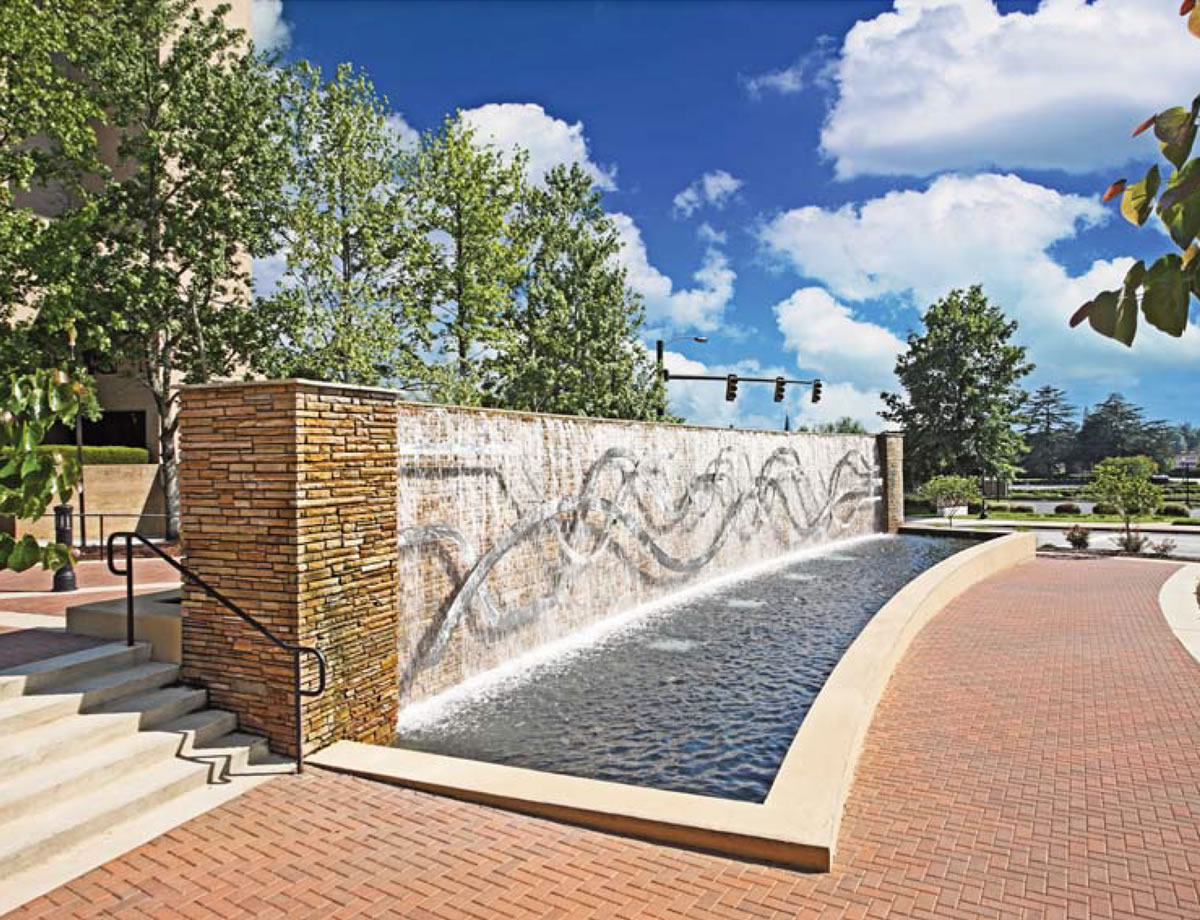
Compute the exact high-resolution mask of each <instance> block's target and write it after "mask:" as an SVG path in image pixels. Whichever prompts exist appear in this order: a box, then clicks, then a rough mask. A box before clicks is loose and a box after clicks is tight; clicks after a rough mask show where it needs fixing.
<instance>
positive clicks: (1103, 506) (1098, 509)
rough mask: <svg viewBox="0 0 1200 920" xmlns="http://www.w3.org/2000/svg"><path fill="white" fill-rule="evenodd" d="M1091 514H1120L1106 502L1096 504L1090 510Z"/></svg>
mask: <svg viewBox="0 0 1200 920" xmlns="http://www.w3.org/2000/svg"><path fill="white" fill-rule="evenodd" d="M1092 514H1120V512H1119V511H1118V510H1117V506H1116V505H1110V504H1109V503H1108V502H1096V504H1095V506H1094V507H1093V508H1092Z"/></svg>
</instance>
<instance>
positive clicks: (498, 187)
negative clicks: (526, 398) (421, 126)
mask: <svg viewBox="0 0 1200 920" xmlns="http://www.w3.org/2000/svg"><path fill="white" fill-rule="evenodd" d="M525 159H526V158H525V156H524V154H518V155H517V156H514V157H511V158H509V159H506V158H505V156H504V155H503V154H502V153H501V152H500V151H498V150H496V149H495V148H492V147H485V146H482V145H480V144H479V143H477V140H476V137H475V133H474V131H473V130H472V129H471V127H470V126H469V125H468V124H467V123H466V122H465V121H464V120H463V119H462V118H461V116H456V117H453V118H448V119H447V120H446V122H445V124H443V126H442V128H441V130H440V131H438V132H437V133H436V134H431V135H428V136H426V137H425V138H424V140H423V142H422V148H421V152H420V155H419V156H418V157H417V158H416V160H415V161H414V164H413V167H414V168H413V173H412V176H411V179H410V181H411V184H412V190H413V201H414V209H413V221H414V228H415V229H416V231H417V232H418V233H420V234H421V236H422V237H424V238H426V239H433V240H434V241H435V243H436V245H435V246H433V247H432V248H431V250H430V252H429V263H428V265H427V266H426V267H425V270H423V271H421V272H420V277H419V278H418V279H417V280H416V288H415V298H416V306H417V308H418V309H420V310H421V311H423V312H425V313H427V314H429V315H430V316H431V317H432V324H433V327H432V346H433V350H434V355H433V367H432V368H431V374H430V376H431V383H432V386H431V390H432V393H431V395H433V396H434V397H435V398H436V399H438V400H440V401H442V402H453V403H458V404H460V405H478V404H479V403H481V402H483V401H484V392H485V391H484V390H483V384H484V383H485V382H487V381H489V378H493V377H494V374H493V373H492V370H491V369H492V368H493V366H494V364H495V360H496V354H497V352H503V351H505V350H506V349H508V348H511V342H512V325H511V322H510V321H509V318H510V317H511V316H512V313H513V303H514V297H515V292H516V290H517V288H518V287H519V285H520V284H521V282H522V281H523V280H524V277H525V272H526V248H527V244H526V241H525V240H524V239H523V238H522V237H521V235H520V230H521V224H520V222H519V219H518V206H519V205H520V203H521V201H522V199H523V197H524V194H525Z"/></svg>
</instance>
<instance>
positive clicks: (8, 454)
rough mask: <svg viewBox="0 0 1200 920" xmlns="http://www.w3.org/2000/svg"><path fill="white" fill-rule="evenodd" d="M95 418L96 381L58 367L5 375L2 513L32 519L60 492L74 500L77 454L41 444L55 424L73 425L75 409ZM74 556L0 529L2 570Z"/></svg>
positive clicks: (0, 418) (53, 565)
mask: <svg viewBox="0 0 1200 920" xmlns="http://www.w3.org/2000/svg"><path fill="white" fill-rule="evenodd" d="M79 411H83V412H84V413H85V415H87V416H89V417H92V418H95V417H96V415H97V410H96V402H95V397H94V396H93V394H92V389H91V382H90V381H89V380H88V379H87V378H86V377H84V376H76V377H72V376H70V375H68V374H66V373H64V372H63V371H59V370H40V371H36V372H34V373H29V374H11V375H8V376H6V377H3V378H0V515H3V516H5V517H11V518H16V519H17V520H32V519H35V518H39V517H41V516H42V515H43V514H45V513H46V509H47V507H49V505H50V502H51V501H53V500H54V498H55V496H57V497H58V500H59V501H60V502H62V503H66V502H69V501H70V500H71V495H72V491H73V489H74V488H75V483H76V482H78V481H79V467H78V465H77V463H76V461H75V453H74V451H73V450H71V449H69V448H63V449H62V450H60V451H54V450H50V451H47V450H44V449H41V444H42V441H43V440H44V439H45V437H46V433H47V432H48V431H49V430H50V428H51V426H52V425H54V424H56V423H59V424H63V425H72V424H74V422H75V416H76V413H77V412H79ZM70 561H71V554H70V550H69V548H68V547H65V546H62V545H61V544H58V543H51V544H46V545H42V544H39V543H38V542H37V540H35V539H34V538H33V537H32V536H30V535H28V534H27V535H26V536H25V537H24V538H23V539H21V540H19V541H18V540H14V539H13V537H12V536H11V535H9V534H7V533H0V569H4V568H10V569H13V570H15V571H18V572H20V571H23V570H25V569H27V568H29V567H30V566H32V565H35V564H37V563H39V562H40V563H41V564H42V566H43V568H47V569H58V568H61V567H62V566H64V565H66V564H67V563H68V562H70Z"/></svg>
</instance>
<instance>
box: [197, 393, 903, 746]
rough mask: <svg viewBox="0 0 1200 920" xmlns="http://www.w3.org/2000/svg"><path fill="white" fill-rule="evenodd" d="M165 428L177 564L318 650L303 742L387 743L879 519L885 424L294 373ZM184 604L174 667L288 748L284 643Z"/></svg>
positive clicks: (884, 506) (886, 459)
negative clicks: (764, 418)
mask: <svg viewBox="0 0 1200 920" xmlns="http://www.w3.org/2000/svg"><path fill="white" fill-rule="evenodd" d="M180 432H181V435H180V436H181V457H182V463H181V470H180V487H181V496H182V507H183V519H182V536H183V543H184V552H185V555H186V562H187V564H188V565H190V566H191V567H193V568H194V569H195V570H196V571H197V572H198V573H199V574H200V575H201V576H202V577H204V578H205V579H207V580H208V581H210V582H211V583H212V584H213V585H214V586H216V587H217V588H218V589H219V590H221V591H223V592H225V593H226V594H227V595H228V596H229V597H230V598H231V599H233V600H234V601H235V602H237V603H238V604H240V605H242V606H243V607H244V608H245V609H246V610H247V611H248V612H249V613H251V614H253V615H254V616H255V617H257V618H259V619H260V620H261V621H262V622H263V624H264V625H265V626H267V627H268V628H269V629H271V630H272V632H274V633H275V634H276V635H277V636H278V637H279V638H280V639H281V640H282V641H284V642H287V643H299V644H302V645H316V646H318V647H319V648H320V649H321V650H322V651H323V652H324V653H325V654H326V656H327V657H328V658H329V663H330V673H329V680H330V683H329V689H328V691H327V692H326V694H325V695H324V696H323V697H322V698H320V699H319V700H306V701H305V703H304V737H305V748H306V749H312V748H316V747H321V746H323V745H325V744H328V743H330V742H332V741H334V740H338V739H342V738H349V739H354V740H360V741H371V742H381V743H387V742H388V741H390V740H391V737H392V734H393V730H394V726H395V721H396V715H397V712H398V709H399V707H400V706H401V705H402V704H405V703H407V702H411V701H414V700H418V699H421V698H423V697H427V696H429V695H431V694H434V693H437V692H439V691H441V690H444V689H446V688H448V687H450V686H452V685H454V684H456V683H458V682H460V681H462V680H464V679H467V678H469V677H471V676H472V675H474V674H477V673H480V672H481V671H483V670H486V669H488V668H490V667H493V666H495V665H498V664H502V663H503V662H505V661H507V660H509V659H511V658H512V657H514V656H516V655H518V654H520V653H522V652H525V651H528V650H530V649H532V648H534V647H536V646H537V645H539V644H541V643H544V642H548V641H552V640H553V639H556V638H558V637H560V636H562V635H564V634H566V633H569V632H572V631H574V630H576V629H578V628H580V627H582V626H586V625H588V624H590V623H593V622H596V621H597V620H599V619H602V618H604V617H607V616H609V615H611V614H613V613H616V612H619V611H622V610H624V609H627V608H629V607H632V606H634V605H636V604H640V603H644V602H646V601H650V600H653V599H655V598H658V597H661V596H663V595H666V594H668V593H669V592H671V591H675V590H678V589H679V588H681V587H684V586H686V585H689V584H692V583H695V582H699V581H702V580H704V579H708V578H711V577H713V576H714V575H717V574H720V573H722V572H728V571H730V570H733V569H736V568H739V567H742V566H745V565H747V564H752V563H756V562H761V561H764V560H768V559H770V558H772V557H774V556H778V555H780V554H783V553H787V552H790V551H792V550H797V549H801V548H804V547H808V546H815V545H817V544H819V543H822V542H825V541H828V540H832V539H837V538H843V537H849V536H857V535H865V534H870V533H875V532H879V531H883V530H887V529H890V528H892V527H893V526H894V525H895V524H896V521H894V520H893V518H894V508H893V507H892V505H893V504H894V503H893V502H889V501H887V500H886V499H885V495H884V493H883V488H884V482H885V478H886V480H887V481H888V482H889V483H893V482H894V481H895V479H894V473H895V471H898V469H899V466H898V464H899V462H900V461H899V452H898V446H899V442H898V441H895V442H894V443H893V441H894V439H889V438H880V439H878V440H877V439H876V438H873V437H868V436H822V435H788V434H784V433H775V432H757V431H735V430H728V429H715V428H697V427H689V426H678V425H657V424H644V423H630V422H611V421H603V420H594V419H581V418H567V417H556V416H542V415H531V414H526V413H512V412H498V411H491V410H479V409H461V408H447V407H435V406H428V405H418V404H412V403H405V402H402V401H400V399H399V394H397V393H395V392H392V391H386V390H377V389H366V388H354V387H342V386H336V385H328V384H314V383H308V382H304V381H270V382H254V383H238V384H220V385H214V386H204V387H192V388H187V389H186V390H185V391H184V396H183V403H182V416H181V428H180ZM893 468H894V469H893ZM900 507H901V508H902V505H901V506H900ZM182 616H183V679H184V680H185V681H189V682H192V683H196V684H200V685H203V686H206V687H208V688H209V690H210V692H211V695H212V702H213V704H214V705H216V706H220V707H223V708H228V709H231V710H233V711H235V712H237V713H238V714H239V716H240V717H241V720H242V724H243V726H245V727H246V728H247V729H248V730H250V731H259V732H263V733H265V734H267V736H268V737H269V738H270V739H271V742H272V746H273V747H275V748H276V749H277V750H280V751H285V752H289V753H290V752H291V751H292V749H293V748H294V744H293V740H292V739H293V732H294V728H295V723H294V716H293V694H292V676H291V667H292V665H291V659H290V656H288V655H287V654H286V653H282V652H280V651H279V650H278V649H276V648H274V647H273V646H272V645H271V644H270V643H269V642H268V641H267V640H266V639H264V638H263V637H262V636H261V635H259V634H258V633H256V632H255V631H254V630H253V629H251V628H250V627H248V626H246V625H245V624H243V623H242V622H241V621H239V620H238V619H237V618H236V617H234V616H232V615H230V614H228V613H227V612H225V611H224V610H223V608H221V607H220V606H219V605H218V604H216V603H215V602H213V601H212V600H211V599H209V598H207V597H206V596H205V595H204V594H203V593H202V592H200V591H199V590H197V589H194V588H189V589H187V590H186V591H185V597H184V604H183V614H182ZM305 677H306V680H307V681H309V682H310V683H311V681H312V679H313V677H314V672H313V669H312V668H311V666H306V671H305Z"/></svg>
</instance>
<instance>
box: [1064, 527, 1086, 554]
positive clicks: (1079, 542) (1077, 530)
mask: <svg viewBox="0 0 1200 920" xmlns="http://www.w3.org/2000/svg"><path fill="white" fill-rule="evenodd" d="M1063 536H1064V537H1066V538H1067V542H1068V543H1070V544H1071V547H1072V549H1087V548H1088V544H1089V543H1091V542H1092V532H1091V531H1090V530H1088V529H1087V528H1086V527H1080V526H1079V525H1078V524H1076V525H1075V526H1074V527H1072V528H1071V529H1070V530H1064V531H1063Z"/></svg>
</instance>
